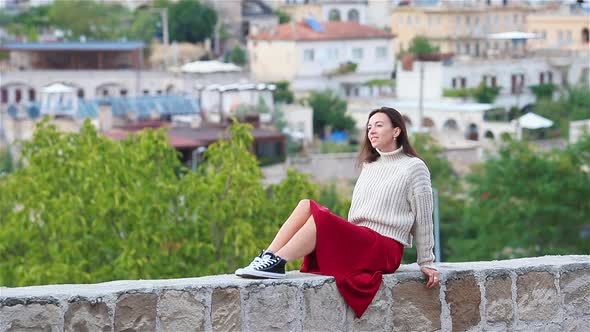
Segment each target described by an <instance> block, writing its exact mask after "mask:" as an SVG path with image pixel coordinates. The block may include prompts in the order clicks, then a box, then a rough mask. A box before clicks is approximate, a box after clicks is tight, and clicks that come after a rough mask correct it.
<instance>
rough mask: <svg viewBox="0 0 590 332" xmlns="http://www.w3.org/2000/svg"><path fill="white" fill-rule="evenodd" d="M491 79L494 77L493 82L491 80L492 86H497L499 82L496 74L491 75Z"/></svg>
mask: <svg viewBox="0 0 590 332" xmlns="http://www.w3.org/2000/svg"><path fill="white" fill-rule="evenodd" d="M491 79H492V80H491V81H492V82H491V85H492V88H495V87H497V86H498V82H497V80H496V76H492V77H491Z"/></svg>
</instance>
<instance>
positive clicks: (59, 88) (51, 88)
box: [41, 83, 76, 93]
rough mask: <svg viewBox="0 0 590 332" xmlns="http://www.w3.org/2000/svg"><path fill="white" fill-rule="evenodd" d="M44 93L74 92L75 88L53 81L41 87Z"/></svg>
mask: <svg viewBox="0 0 590 332" xmlns="http://www.w3.org/2000/svg"><path fill="white" fill-rule="evenodd" d="M41 91H42V92H45V93H70V92H75V91H76V89H75V88H73V87H71V86H67V85H65V84H62V83H53V84H51V85H48V86H46V87H44V88H43V89H41Z"/></svg>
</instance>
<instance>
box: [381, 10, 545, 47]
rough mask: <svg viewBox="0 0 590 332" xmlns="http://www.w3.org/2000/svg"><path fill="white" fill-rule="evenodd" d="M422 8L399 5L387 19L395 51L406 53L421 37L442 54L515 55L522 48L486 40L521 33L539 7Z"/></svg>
mask: <svg viewBox="0 0 590 332" xmlns="http://www.w3.org/2000/svg"><path fill="white" fill-rule="evenodd" d="M422 3H425V4H426V5H423V6H421V5H413V6H410V5H401V4H400V5H399V6H397V7H395V8H394V10H393V14H392V15H391V32H392V33H394V34H395V35H396V36H397V38H396V49H398V50H407V49H408V47H409V45H410V42H411V40H412V39H413V38H414V37H416V36H419V35H420V36H425V37H427V38H428V39H429V40H430V41H431V42H432V43H433V44H435V45H437V46H439V47H440V51H441V52H443V53H454V54H462V55H469V56H474V57H484V56H486V55H488V54H494V55H496V54H498V53H506V54H510V53H512V52H514V51H519V48H521V47H523V46H522V44H518V43H512V42H511V41H510V40H490V39H489V35H491V34H495V33H502V32H514V31H517V32H525V31H526V30H527V17H528V16H529V15H530V14H532V13H534V12H537V11H540V10H541V8H545V7H539V6H530V5H528V4H527V3H526V2H524V1H510V2H509V1H503V2H499V1H486V2H483V1H423V2H422Z"/></svg>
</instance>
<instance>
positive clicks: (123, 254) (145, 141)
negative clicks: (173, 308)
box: [0, 121, 316, 286]
mask: <svg viewBox="0 0 590 332" xmlns="http://www.w3.org/2000/svg"><path fill="white" fill-rule="evenodd" d="M250 130H251V128H250V127H249V126H247V125H243V124H234V125H232V126H231V127H230V128H229V129H228V134H229V135H230V137H231V138H230V139H228V140H222V141H219V142H218V143H215V144H213V145H211V146H209V149H208V150H207V152H206V153H205V162H204V163H203V164H201V165H200V167H199V168H198V169H197V171H195V172H193V171H189V170H188V169H186V168H184V167H183V166H182V165H181V164H180V162H179V160H178V158H177V157H178V156H177V152H176V151H175V150H174V149H173V148H172V147H170V146H169V144H168V142H167V137H166V135H165V133H164V132H163V131H162V130H158V131H153V130H146V131H143V132H141V133H139V134H137V135H132V136H131V137H129V138H128V139H126V140H123V141H120V142H119V141H111V140H110V139H107V138H106V137H104V136H102V135H100V134H98V133H97V132H96V130H95V129H94V127H93V126H92V125H91V124H90V122H86V123H85V124H84V126H83V127H82V129H81V131H80V133H76V134H66V133H61V132H58V131H57V129H56V127H55V126H53V125H50V124H49V123H48V122H47V121H43V122H41V124H40V125H39V127H38V128H37V130H36V131H35V135H34V138H33V140H32V141H31V142H29V143H27V144H26V145H25V147H24V149H23V157H24V158H25V160H26V163H25V164H26V165H27V166H25V167H22V168H19V169H17V170H16V171H15V172H14V173H12V174H9V175H7V176H2V177H0V215H1V216H2V218H1V219H0V285H3V286H24V285H34V284H50V283H90V282H99V281H105V280H113V279H140V278H141V279H157V278H175V277H186V276H199V275H208V274H215V273H229V272H232V271H233V270H234V269H235V268H237V267H238V266H242V265H245V264H247V263H248V262H249V261H250V259H252V257H253V256H254V255H256V254H258V251H259V250H260V249H262V248H264V247H265V246H266V245H267V244H268V243H269V241H271V240H272V237H273V236H274V235H275V233H276V231H277V229H278V226H279V225H280V224H281V223H282V221H283V219H284V217H285V216H286V215H288V214H289V213H290V211H291V210H292V209H293V208H294V206H295V204H296V203H297V201H298V200H300V199H302V198H307V197H313V196H314V192H315V190H316V189H315V186H314V185H312V184H311V183H310V182H309V181H308V180H306V179H305V177H304V176H302V175H300V174H298V173H295V172H291V173H290V174H289V175H288V177H287V179H286V180H285V182H283V183H281V184H279V185H277V186H276V187H274V188H271V189H270V190H265V188H264V187H263V186H262V184H261V182H260V179H261V172H260V168H259V167H258V161H257V160H256V158H255V157H254V156H253V155H252V154H251V153H250V152H249V149H250V147H251V145H252V140H253V138H252V134H251V133H250Z"/></svg>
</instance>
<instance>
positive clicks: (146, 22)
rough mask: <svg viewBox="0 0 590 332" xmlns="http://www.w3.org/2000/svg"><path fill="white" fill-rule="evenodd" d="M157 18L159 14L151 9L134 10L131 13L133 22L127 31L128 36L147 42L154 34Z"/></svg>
mask: <svg viewBox="0 0 590 332" xmlns="http://www.w3.org/2000/svg"><path fill="white" fill-rule="evenodd" d="M159 19H160V18H159V16H158V15H157V14H156V13H154V12H153V11H149V10H141V9H140V10H136V11H135V12H134V13H133V22H132V23H131V26H130V27H129V31H128V32H127V36H128V38H129V39H133V40H143V41H144V42H146V43H148V44H149V43H150V42H151V41H152V39H154V36H155V35H156V31H157V26H158V22H159Z"/></svg>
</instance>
